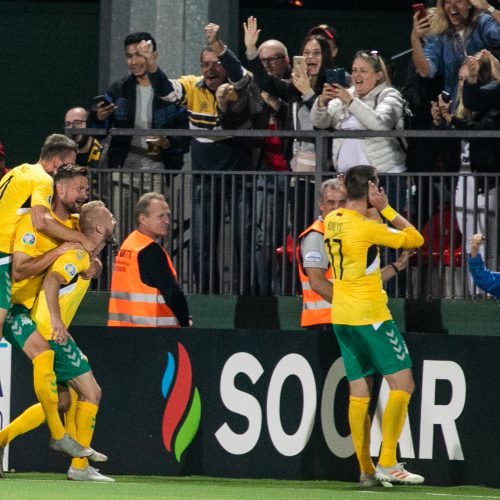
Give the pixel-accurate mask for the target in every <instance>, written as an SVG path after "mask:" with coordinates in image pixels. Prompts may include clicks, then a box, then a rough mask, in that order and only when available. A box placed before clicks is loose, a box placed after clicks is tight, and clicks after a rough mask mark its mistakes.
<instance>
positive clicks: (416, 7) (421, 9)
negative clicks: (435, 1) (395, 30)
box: [411, 3, 427, 21]
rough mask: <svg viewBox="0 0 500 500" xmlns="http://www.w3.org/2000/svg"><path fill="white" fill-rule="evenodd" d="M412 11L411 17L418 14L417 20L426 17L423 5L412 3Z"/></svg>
mask: <svg viewBox="0 0 500 500" xmlns="http://www.w3.org/2000/svg"><path fill="white" fill-rule="evenodd" d="M411 7H412V9H413V15H415V14H418V18H417V19H418V20H419V21H420V19H423V18H424V17H426V16H427V10H426V8H425V7H424V4H423V3H414V4H413V5H412V6H411Z"/></svg>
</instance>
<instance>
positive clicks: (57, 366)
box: [49, 338, 91, 383]
mask: <svg viewBox="0 0 500 500" xmlns="http://www.w3.org/2000/svg"><path fill="white" fill-rule="evenodd" d="M49 345H50V348H51V349H52V350H53V351H54V354H55V356H54V371H55V373H56V379H57V383H60V382H67V381H68V380H72V379H74V378H76V377H78V376H79V375H83V374H84V373H87V372H89V371H90V370H91V368H90V365H89V362H88V360H87V356H85V354H83V352H82V351H81V350H80V348H79V347H78V346H77V345H76V343H75V341H74V340H73V339H72V338H69V339H68V342H66V344H56V343H55V342H54V341H53V340H49Z"/></svg>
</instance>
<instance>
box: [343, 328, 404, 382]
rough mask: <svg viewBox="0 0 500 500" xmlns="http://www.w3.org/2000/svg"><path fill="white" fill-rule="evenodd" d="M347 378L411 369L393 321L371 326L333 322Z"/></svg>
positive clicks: (352, 378)
mask: <svg viewBox="0 0 500 500" xmlns="http://www.w3.org/2000/svg"><path fill="white" fill-rule="evenodd" d="M333 330H334V332H335V336H336V337H337V341H338V343H339V345H340V351H341V353H342V358H343V360H344V367H345V371H346V376H347V380H349V381H352V380H358V379H360V378H364V377H368V376H370V375H373V374H374V373H376V372H378V373H381V374H382V375H390V374H391V373H396V372H399V371H401V370H405V369H406V368H411V366H412V363H411V358H410V354H409V353H408V348H407V347H406V343H405V341H404V340H403V337H402V336H401V333H400V332H399V329H398V327H397V326H396V323H394V321H393V320H392V319H391V320H388V321H384V322H383V323H382V324H380V325H378V328H375V327H374V326H373V325H363V326H351V325H334V326H333Z"/></svg>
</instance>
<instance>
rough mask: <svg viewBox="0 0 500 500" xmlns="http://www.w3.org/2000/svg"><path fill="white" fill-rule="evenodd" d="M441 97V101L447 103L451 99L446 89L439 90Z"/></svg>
mask: <svg viewBox="0 0 500 500" xmlns="http://www.w3.org/2000/svg"><path fill="white" fill-rule="evenodd" d="M441 99H443V101H444V102H445V103H447V104H448V103H449V102H450V101H451V95H450V93H449V92H446V90H443V91H442V92H441Z"/></svg>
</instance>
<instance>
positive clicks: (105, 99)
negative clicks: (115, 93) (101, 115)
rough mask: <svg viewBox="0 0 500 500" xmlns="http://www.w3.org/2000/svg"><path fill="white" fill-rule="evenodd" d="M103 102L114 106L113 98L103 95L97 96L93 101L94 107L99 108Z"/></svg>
mask: <svg viewBox="0 0 500 500" xmlns="http://www.w3.org/2000/svg"><path fill="white" fill-rule="evenodd" d="M101 102H102V103H103V104H113V100H112V99H111V97H109V95H107V94H101V95H98V96H95V97H94V98H93V99H92V106H93V107H97V105H98V104H100V103H101Z"/></svg>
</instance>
